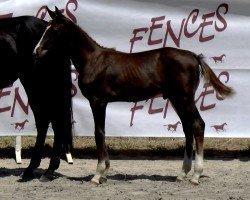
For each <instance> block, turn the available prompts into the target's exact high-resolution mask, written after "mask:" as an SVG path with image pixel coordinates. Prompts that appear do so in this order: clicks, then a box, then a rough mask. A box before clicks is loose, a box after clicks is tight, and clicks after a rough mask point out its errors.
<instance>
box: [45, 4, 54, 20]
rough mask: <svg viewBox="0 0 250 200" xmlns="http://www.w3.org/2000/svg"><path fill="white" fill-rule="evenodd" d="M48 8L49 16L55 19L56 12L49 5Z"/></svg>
mask: <svg viewBox="0 0 250 200" xmlns="http://www.w3.org/2000/svg"><path fill="white" fill-rule="evenodd" d="M46 9H47V11H48V13H49V16H50V17H51V19H55V18H56V13H55V12H53V11H52V10H50V9H49V8H48V6H46Z"/></svg>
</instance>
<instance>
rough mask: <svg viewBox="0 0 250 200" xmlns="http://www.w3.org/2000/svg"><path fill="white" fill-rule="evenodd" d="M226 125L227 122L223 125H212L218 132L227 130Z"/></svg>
mask: <svg viewBox="0 0 250 200" xmlns="http://www.w3.org/2000/svg"><path fill="white" fill-rule="evenodd" d="M225 125H227V123H223V124H221V125H213V126H211V127H212V128H214V129H215V131H216V132H217V133H218V132H224V131H226V129H225Z"/></svg>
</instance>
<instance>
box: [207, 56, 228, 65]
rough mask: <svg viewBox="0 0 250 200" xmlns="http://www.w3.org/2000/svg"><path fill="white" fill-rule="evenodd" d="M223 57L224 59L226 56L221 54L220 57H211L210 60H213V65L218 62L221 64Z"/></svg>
mask: <svg viewBox="0 0 250 200" xmlns="http://www.w3.org/2000/svg"><path fill="white" fill-rule="evenodd" d="M223 57H226V55H225V54H222V55H221V56H213V57H210V58H211V59H213V60H214V63H215V64H217V63H218V62H220V63H223Z"/></svg>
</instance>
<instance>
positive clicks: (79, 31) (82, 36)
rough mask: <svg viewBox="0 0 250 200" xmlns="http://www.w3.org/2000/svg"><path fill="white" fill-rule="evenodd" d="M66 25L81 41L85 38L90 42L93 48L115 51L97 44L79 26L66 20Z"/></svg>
mask: <svg viewBox="0 0 250 200" xmlns="http://www.w3.org/2000/svg"><path fill="white" fill-rule="evenodd" d="M67 24H68V25H70V28H71V27H72V29H73V30H74V31H76V32H77V33H78V34H79V35H80V37H81V38H82V39H83V40H85V38H87V41H88V42H90V43H91V44H92V45H93V46H97V47H99V48H102V49H109V50H115V49H114V48H107V47H104V46H101V45H100V44H98V43H97V42H96V41H95V40H94V39H93V38H92V37H90V36H89V34H88V33H87V32H86V31H84V30H83V29H82V28H81V27H80V26H79V25H77V24H75V23H74V22H72V21H71V20H69V19H67Z"/></svg>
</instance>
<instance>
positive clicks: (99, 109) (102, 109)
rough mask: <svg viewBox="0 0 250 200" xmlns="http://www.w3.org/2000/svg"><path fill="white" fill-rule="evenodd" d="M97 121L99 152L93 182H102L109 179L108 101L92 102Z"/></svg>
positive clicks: (96, 140) (97, 145) (96, 133)
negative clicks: (106, 125)
mask: <svg viewBox="0 0 250 200" xmlns="http://www.w3.org/2000/svg"><path fill="white" fill-rule="evenodd" d="M90 106H91V109H92V112H93V117H94V121H95V142H96V147H97V154H98V164H97V168H96V173H95V175H94V177H93V178H92V179H91V182H93V183H95V184H100V183H103V182H106V181H107V173H108V169H109V166H110V162H109V155H108V151H107V147H106V144H105V115H106V107H107V103H100V102H90Z"/></svg>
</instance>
